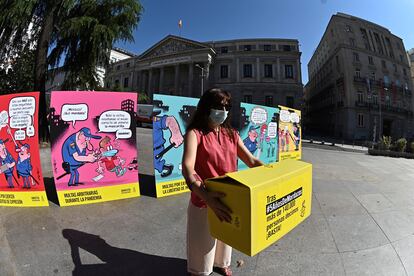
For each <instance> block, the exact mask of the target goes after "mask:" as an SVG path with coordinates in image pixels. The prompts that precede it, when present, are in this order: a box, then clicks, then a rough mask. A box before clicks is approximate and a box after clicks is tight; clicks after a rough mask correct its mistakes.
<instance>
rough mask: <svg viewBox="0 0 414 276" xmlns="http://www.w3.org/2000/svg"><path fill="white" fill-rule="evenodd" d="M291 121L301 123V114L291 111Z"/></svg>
mask: <svg viewBox="0 0 414 276" xmlns="http://www.w3.org/2000/svg"><path fill="white" fill-rule="evenodd" d="M290 121H291V122H292V123H299V122H300V118H299V114H297V113H295V112H292V113H290Z"/></svg>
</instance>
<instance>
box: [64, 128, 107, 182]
mask: <svg viewBox="0 0 414 276" xmlns="http://www.w3.org/2000/svg"><path fill="white" fill-rule="evenodd" d="M91 138H92V139H101V136H98V135H92V134H91V130H90V129H89V128H87V127H83V128H81V129H80V130H79V131H78V132H76V133H73V134H71V135H70V136H69V137H68V138H67V139H66V140H65V142H64V143H63V146H62V159H63V164H62V167H63V169H64V170H65V172H66V173H65V174H64V175H67V174H70V179H69V182H68V186H77V185H80V184H83V183H80V182H79V172H78V169H79V167H81V166H83V165H84V164H85V163H93V162H95V161H96V159H97V156H96V155H95V154H93V153H89V154H86V150H88V151H93V145H92V144H91V142H90V140H91ZM64 175H61V176H60V177H58V178H57V179H60V178H61V177H63V176H64Z"/></svg>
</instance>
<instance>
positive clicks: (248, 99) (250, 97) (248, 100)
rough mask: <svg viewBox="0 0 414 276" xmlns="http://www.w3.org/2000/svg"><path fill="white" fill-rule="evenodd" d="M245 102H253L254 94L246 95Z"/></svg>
mask: <svg viewBox="0 0 414 276" xmlns="http://www.w3.org/2000/svg"><path fill="white" fill-rule="evenodd" d="M243 102H245V103H252V95H244V96H243Z"/></svg>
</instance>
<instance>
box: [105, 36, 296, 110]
mask: <svg viewBox="0 0 414 276" xmlns="http://www.w3.org/2000/svg"><path fill="white" fill-rule="evenodd" d="M300 56H301V52H300V51H299V43H298V41H297V40H295V39H273V38H269V39H236V40H225V41H210V42H198V41H194V40H190V39H186V38H182V37H177V36H173V35H169V36H167V37H165V38H164V39H162V40H161V41H159V42H158V43H156V44H155V45H154V46H152V47H151V48H149V49H148V50H147V51H145V52H144V53H143V54H141V55H140V56H138V57H133V58H129V59H125V60H122V61H119V62H116V63H113V64H112V65H111V66H110V67H109V68H108V73H107V76H106V78H105V86H106V88H113V87H118V86H119V87H121V88H122V89H124V90H131V91H138V92H143V93H146V94H147V95H148V96H150V98H151V97H152V95H153V94H154V93H162V94H169V95H177V96H187V97H200V95H201V94H202V91H205V90H207V89H208V88H211V87H221V88H224V89H226V90H228V91H230V92H231V93H232V97H233V99H234V101H235V102H240V101H242V102H248V103H255V104H262V105H268V106H277V105H278V104H281V105H287V106H290V107H294V108H298V107H299V106H300V102H299V101H300V99H301V97H302V94H303V85H302V74H301V63H300ZM233 106H235V108H237V105H235V104H234V105H233Z"/></svg>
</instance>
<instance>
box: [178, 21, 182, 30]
mask: <svg viewBox="0 0 414 276" xmlns="http://www.w3.org/2000/svg"><path fill="white" fill-rule="evenodd" d="M182 27H183V20H181V19H180V20H178V28H180V29H181V28H182Z"/></svg>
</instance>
